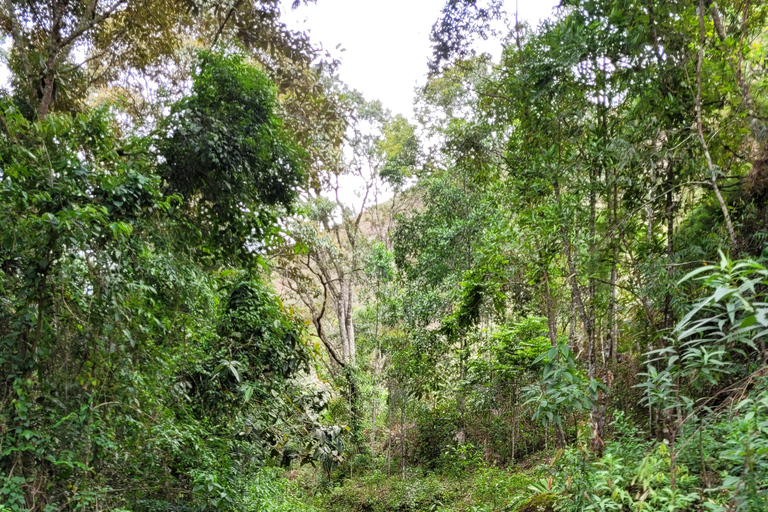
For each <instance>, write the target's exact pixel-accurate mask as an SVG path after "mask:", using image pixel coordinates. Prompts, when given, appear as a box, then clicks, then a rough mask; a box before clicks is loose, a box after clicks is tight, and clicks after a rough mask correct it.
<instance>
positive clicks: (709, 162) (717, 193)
mask: <svg viewBox="0 0 768 512" xmlns="http://www.w3.org/2000/svg"><path fill="white" fill-rule="evenodd" d="M704 34H705V28H704V0H699V54H698V60H697V62H696V129H697V131H698V134H699V142H701V147H702V149H703V150H704V156H705V158H706V160H707V166H708V167H709V174H710V179H711V180H712V188H713V189H714V190H715V196H716V197H717V202H718V203H719V204H720V209H721V210H722V212H723V218H724V219H725V226H726V229H727V230H728V236H729V237H730V239H731V248H732V249H733V251H734V252H738V250H739V244H738V241H737V239H736V231H735V230H734V229H733V224H732V223H731V214H730V213H728V206H727V205H726V204H725V200H724V199H723V195H722V194H721V193H720V187H718V185H717V171H716V170H715V166H714V164H713V163H712V157H711V156H710V154H709V147H708V146H707V141H706V139H705V138H704V127H703V123H702V120H701V66H702V63H703V61H704Z"/></svg>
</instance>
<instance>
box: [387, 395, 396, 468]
mask: <svg viewBox="0 0 768 512" xmlns="http://www.w3.org/2000/svg"><path fill="white" fill-rule="evenodd" d="M388 387H389V407H388V410H387V414H388V416H389V430H388V431H387V476H392V409H393V408H394V406H395V403H394V401H393V400H392V398H393V395H392V381H391V380H390V381H389V386H388Z"/></svg>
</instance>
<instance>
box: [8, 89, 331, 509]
mask: <svg viewBox="0 0 768 512" xmlns="http://www.w3.org/2000/svg"><path fill="white" fill-rule="evenodd" d="M261 85H263V83H262V84H261ZM2 109H3V122H4V125H3V126H4V132H3V134H2V136H1V137H0V162H1V163H2V169H3V171H2V182H1V183H0V208H1V209H2V215H1V217H2V219H1V220H0V224H2V230H1V233H2V247H1V248H0V290H2V300H1V301H0V366H1V367H2V371H3V380H2V381H0V400H2V402H1V404H2V407H0V411H1V412H0V432H2V436H0V439H2V440H1V441H0V468H2V474H3V477H2V480H1V481H0V489H2V491H1V492H2V496H3V498H2V501H3V503H5V504H7V506H8V507H10V508H11V510H35V511H37V510H52V509H62V510H93V509H96V508H98V507H105V508H113V509H117V508H120V507H123V508H129V509H132V510H180V511H181V510H235V509H237V510H248V509H249V508H248V507H249V506H250V505H248V499H250V498H248V492H250V491H247V485H246V483H247V481H248V479H249V478H250V476H251V475H254V474H257V473H258V472H259V471H260V470H261V469H262V468H263V467H264V466H265V465H266V464H268V463H269V462H270V460H273V459H276V461H277V462H280V461H281V460H282V459H283V458H286V457H287V460H288V461H289V462H290V461H291V460H292V459H294V458H295V459H299V460H302V459H303V460H305V461H308V460H311V459H312V457H313V455H314V454H316V452H317V451H318V450H322V449H324V448H325V446H326V445H327V444H328V441H327V439H326V438H324V437H323V432H324V429H326V428H327V426H326V424H324V423H323V422H322V418H320V417H319V415H318V412H319V411H320V410H322V408H323V406H324V403H325V401H324V400H323V399H322V398H321V397H318V394H319V391H318V390H313V389H311V388H310V389H305V388H304V387H303V386H299V385H298V384H297V382H296V381H295V380H294V377H296V376H298V375H299V374H302V373H303V372H306V370H307V369H308V364H309V362H310V358H311V354H310V353H309V351H308V350H307V348H306V347H305V344H304V343H305V332H304V325H303V323H302V322H301V321H299V320H297V318H296V317H295V316H294V315H293V314H292V313H290V312H289V311H287V310H285V309H284V308H283V307H282V305H281V303H280V302H279V301H278V300H277V298H276V297H275V295H274V292H273V291H271V289H270V288H269V287H268V286H266V285H265V284H263V282H262V281H261V280H260V279H259V278H258V277H257V276H256V274H254V273H253V272H252V271H251V272H249V271H248V270H241V269H238V268H237V267H235V268H234V269H231V270H224V271H222V272H210V271H208V270H207V268H206V267H201V266H200V265H199V262H198V260H197V259H196V258H188V257H185V252H183V251H178V250H177V249H178V247H180V244H181V242H182V240H179V239H176V238H174V237H175V235H176V234H178V233H179V231H177V229H176V228H177V226H178V225H179V224H182V225H184V224H185V225H189V224H190V223H191V222H193V219H192V218H190V217H188V216H186V213H185V212H186V211H187V210H186V209H185V208H184V205H182V206H181V207H179V197H178V196H172V195H166V193H167V190H166V189H165V187H164V186H163V182H162V180H161V178H160V176H159V172H158V169H157V168H156V166H155V160H154V159H153V157H152V155H151V153H150V152H149V151H148V149H147V148H148V146H149V145H150V141H149V140H146V139H137V138H132V137H125V138H124V137H121V136H120V135H119V132H118V130H117V129H116V126H117V125H116V124H115V123H114V121H113V120H112V118H111V117H110V116H109V114H108V113H107V112H106V110H96V111H92V112H89V113H87V114H80V115H77V116H69V115H62V114H51V115H49V116H47V117H45V119H43V120H42V121H39V122H30V121H28V120H26V119H25V118H24V117H23V116H22V115H21V114H20V113H19V112H18V110H16V109H15V107H14V106H13V104H9V103H8V102H6V103H4V104H3V105H2ZM265 136H266V135H265ZM243 186H244V185H243ZM223 193H224V192H222V194H223ZM186 199H187V200H188V201H194V199H192V198H186ZM230 200H231V198H230V199H227V200H225V201H230ZM181 232H182V233H183V232H185V231H183V230H182V231H181ZM218 250H224V247H219V249H218ZM315 432H318V434H317V435H314V433H315ZM291 444H292V445H294V446H299V447H300V449H295V448H294V449H293V451H288V450H287V446H288V445H291ZM258 509H259V508H253V510H258Z"/></svg>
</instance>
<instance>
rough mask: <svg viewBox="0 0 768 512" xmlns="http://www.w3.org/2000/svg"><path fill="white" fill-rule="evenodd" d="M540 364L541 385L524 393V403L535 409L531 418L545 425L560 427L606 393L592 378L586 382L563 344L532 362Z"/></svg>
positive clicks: (602, 385)
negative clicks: (541, 368) (531, 405)
mask: <svg viewBox="0 0 768 512" xmlns="http://www.w3.org/2000/svg"><path fill="white" fill-rule="evenodd" d="M539 361H546V363H545V365H544V369H543V371H542V376H541V382H540V384H539V385H538V386H530V387H528V388H526V389H525V391H524V392H525V394H526V396H527V397H528V401H527V402H526V404H533V405H534V406H535V411H534V413H533V419H534V420H539V421H541V422H542V423H543V424H544V425H545V426H546V425H550V424H555V425H558V426H562V425H563V422H564V421H565V417H566V416H567V415H569V414H571V413H573V412H574V411H586V410H588V409H590V408H591V407H592V406H593V405H594V404H595V403H596V400H597V394H598V392H599V391H608V388H607V387H606V386H605V385H604V384H603V383H601V382H599V381H597V380H595V379H590V380H587V378H586V377H585V375H584V374H583V372H581V371H579V369H578V367H577V365H576V360H575V358H574V356H573V352H571V349H570V348H569V347H568V345H567V344H566V343H560V344H559V345H555V346H553V347H550V348H549V350H548V351H547V352H546V353H544V354H541V355H540V356H539V357H538V358H537V359H536V360H534V364H535V363H538V362H539Z"/></svg>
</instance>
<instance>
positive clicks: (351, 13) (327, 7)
mask: <svg viewBox="0 0 768 512" xmlns="http://www.w3.org/2000/svg"><path fill="white" fill-rule="evenodd" d="M282 3H283V6H284V9H283V13H284V14H283V17H284V19H285V21H286V23H287V24H288V26H289V27H291V28H294V29H301V30H307V31H308V32H309V33H310V38H311V40H312V41H313V42H314V43H316V44H318V43H320V44H322V45H323V47H324V48H325V49H327V50H329V51H331V53H332V54H333V55H334V56H335V57H337V58H340V59H341V68H340V70H339V74H340V75H341V78H342V80H344V81H345V82H346V83H347V84H349V85H350V86H351V87H353V88H355V89H358V90H359V91H360V92H362V93H363V94H364V95H365V97H366V98H367V99H369V100H374V99H378V100H381V101H382V103H384V105H385V106H386V107H387V108H389V109H390V110H392V111H393V112H394V113H396V114H404V115H407V116H409V117H410V116H411V113H412V101H413V96H414V94H413V90H414V87H415V86H416V85H418V84H422V83H423V82H424V80H425V75H426V72H427V60H428V59H429V56H430V51H431V50H430V43H429V31H430V29H431V28H432V25H433V24H434V23H435V21H437V19H438V18H439V16H440V11H441V9H442V8H443V6H444V5H445V3H446V0H375V1H374V0H317V3H315V4H309V5H302V6H300V7H299V8H298V9H296V10H295V11H292V10H291V8H290V5H291V1H290V0H282ZM558 3H559V2H558V0H518V2H517V4H518V13H519V19H520V20H521V21H522V20H526V21H527V22H528V23H529V24H531V25H532V26H536V25H538V23H539V20H541V19H544V18H547V17H548V16H549V15H550V14H551V13H552V9H553V7H554V6H555V5H557V4H558ZM505 8H506V11H507V12H508V13H509V14H510V16H513V15H514V12H515V1H514V0H506V6H505ZM339 44H340V45H341V48H344V49H345V50H346V51H344V52H339V51H337V50H336V45H339ZM498 48H500V44H499V43H498V42H494V43H493V44H492V45H490V46H488V49H489V51H490V50H491V49H493V50H498Z"/></svg>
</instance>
